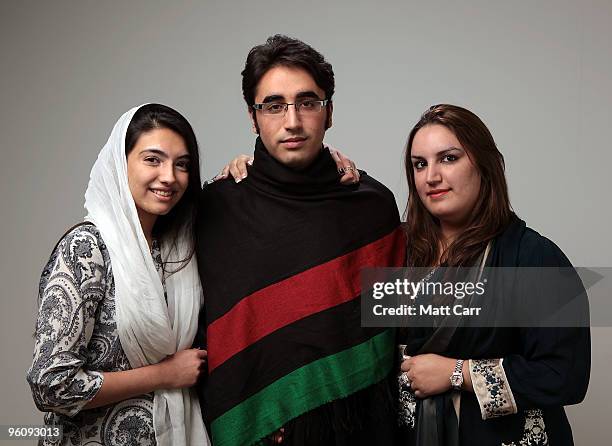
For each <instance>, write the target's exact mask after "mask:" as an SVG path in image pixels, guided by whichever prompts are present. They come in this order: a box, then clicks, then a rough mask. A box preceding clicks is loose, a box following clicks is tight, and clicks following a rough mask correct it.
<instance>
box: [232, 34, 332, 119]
mask: <svg viewBox="0 0 612 446" xmlns="http://www.w3.org/2000/svg"><path fill="white" fill-rule="evenodd" d="M277 66H286V67H295V68H302V69H304V70H306V72H307V73H309V74H310V75H311V76H312V78H313V79H314V81H315V82H316V84H317V85H318V86H319V88H321V90H323V91H324V92H325V98H324V99H329V100H331V99H332V96H333V94H334V86H335V83H334V70H332V66H331V65H330V64H329V63H328V62H327V61H326V60H325V58H324V57H323V55H322V54H321V53H319V52H318V51H317V50H315V49H314V48H313V47H311V46H310V45H308V44H306V43H304V42H302V41H301V40H298V39H293V38H291V37H287V36H283V35H281V34H277V35H275V36H272V37H268V40H266V43H264V44H262V45H257V46H255V47H253V48H252V49H251V51H249V55H248V56H247V60H246V63H245V65H244V70H242V94H243V95H244V100H245V101H246V103H247V105H248V106H249V107H250V106H251V105H253V104H254V103H255V89H256V88H257V84H259V81H260V80H261V78H262V77H263V75H264V74H266V73H267V72H268V70H270V69H271V68H274V67H277Z"/></svg>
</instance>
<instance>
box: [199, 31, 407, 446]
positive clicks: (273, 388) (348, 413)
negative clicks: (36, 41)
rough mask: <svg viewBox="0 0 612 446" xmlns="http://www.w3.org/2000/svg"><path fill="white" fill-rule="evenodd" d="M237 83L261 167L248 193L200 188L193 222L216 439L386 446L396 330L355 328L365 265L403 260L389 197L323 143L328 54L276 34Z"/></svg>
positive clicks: (230, 185)
mask: <svg viewBox="0 0 612 446" xmlns="http://www.w3.org/2000/svg"><path fill="white" fill-rule="evenodd" d="M242 76H243V81H242V87H243V93H244V98H245V101H246V102H247V105H248V110H249V114H250V117H251V120H252V124H253V130H254V132H255V133H256V134H257V135H258V138H257V140H256V143H255V153H254V157H255V161H254V164H253V166H252V167H251V168H250V169H249V175H248V177H247V178H246V179H245V180H244V181H242V182H241V183H240V184H236V183H235V182H234V181H217V182H214V183H212V184H210V185H209V186H207V187H206V188H205V189H204V191H203V192H202V202H201V205H202V207H201V209H203V212H202V216H201V218H200V219H199V221H198V238H199V241H198V246H197V257H198V263H199V270H200V275H201V279H202V283H203V286H204V294H205V300H204V305H205V308H204V311H203V314H202V317H201V320H200V333H201V338H202V339H201V342H202V345H205V346H206V348H207V349H208V368H209V376H208V379H207V381H206V383H205V389H204V395H205V397H204V401H205V405H204V409H203V411H204V413H205V414H206V415H205V416H206V418H207V421H208V422H209V423H210V427H211V433H212V439H213V443H214V444H215V445H245V444H252V443H255V442H257V441H259V440H261V439H266V438H269V436H270V435H271V434H273V433H274V432H278V431H279V429H281V428H283V444H294V445H298V444H326V445H333V444H338V445H340V444H351V445H354V444H372V443H373V442H377V443H379V444H389V443H391V442H392V441H393V431H394V425H395V423H396V415H395V412H394V399H393V397H392V396H391V393H390V387H389V376H390V375H392V374H393V362H394V358H393V354H394V351H395V348H394V333H393V331H392V330H388V329H383V328H362V327H361V325H360V320H361V318H360V270H361V268H363V267H368V266H370V267H372V266H403V264H404V256H405V243H404V237H403V232H402V230H401V229H400V227H399V225H400V222H399V215H398V212H397V208H396V205H395V199H394V198H393V194H392V193H391V192H390V191H389V190H388V189H387V188H385V187H384V186H383V185H382V184H380V183H378V182H377V181H376V180H374V179H373V178H371V177H369V176H367V175H365V174H363V175H362V176H361V181H360V183H359V184H356V185H353V186H344V185H341V184H340V183H339V175H338V172H337V169H336V164H335V163H334V161H333V159H332V157H331V155H330V153H329V150H327V149H325V148H324V146H323V138H324V135H325V131H326V130H327V129H328V128H329V127H331V125H332V112H333V105H332V96H333V93H334V75H333V71H332V67H331V65H330V64H329V63H327V62H326V61H325V59H324V58H323V56H322V55H321V54H319V53H318V52H317V51H316V50H314V49H313V48H311V47H310V46H308V45H307V44H305V43H303V42H301V41H299V40H295V39H291V38H288V37H285V36H278V35H277V36H273V37H271V38H269V39H268V40H267V42H266V43H265V44H263V45H259V46H256V47H254V48H253V49H252V50H251V52H250V53H249V55H248V57H247V61H246V65H245V69H244V71H243V72H242Z"/></svg>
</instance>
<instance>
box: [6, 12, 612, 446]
mask: <svg viewBox="0 0 612 446" xmlns="http://www.w3.org/2000/svg"><path fill="white" fill-rule="evenodd" d="M278 32H280V33H285V34H289V35H292V36H295V37H298V38H301V39H303V40H305V41H306V42H308V43H310V44H312V45H313V46H314V47H315V48H317V49H319V50H320V51H321V52H322V53H323V54H324V55H325V56H326V57H327V58H328V60H329V61H330V62H331V63H332V64H333V66H334V70H335V73H336V82H337V93H336V95H335V98H334V99H335V115H334V127H333V128H332V129H331V130H330V131H329V132H328V137H327V142H329V143H331V144H333V145H335V146H337V147H339V148H340V149H342V150H343V151H345V152H346V153H348V154H350V156H351V157H352V158H353V159H354V160H355V161H356V162H357V165H358V166H359V167H360V168H363V169H365V170H367V171H368V172H369V173H370V174H372V175H373V176H375V177H376V178H378V179H379V180H381V181H382V182H384V183H385V184H386V185H387V186H388V187H389V188H390V189H392V190H393V192H394V193H395V195H396V198H397V202H398V205H399V206H400V209H401V210H402V211H403V207H404V203H405V201H406V186H405V184H404V183H405V180H404V174H403V172H402V153H403V146H404V144H405V140H406V137H407V135H408V132H409V130H410V128H411V126H412V125H413V124H414V123H415V122H416V120H417V119H418V117H419V115H420V113H421V112H422V111H423V110H424V109H425V108H426V107H427V106H429V105H430V104H434V103H439V102H450V103H455V104H459V105H463V106H466V107H468V108H470V109H471V110H473V111H475V112H476V113H477V114H478V115H479V116H480V117H481V118H482V119H483V120H484V121H485V123H486V124H487V125H488V126H489V128H490V129H491V131H492V133H493V135H494V137H495V139H496V141H497V143H498V145H499V147H500V149H501V150H502V152H503V153H504V155H505V156H506V160H507V172H508V180H509V185H510V194H511V199H512V203H513V205H514V209H515V210H516V212H517V213H518V214H519V215H520V216H521V217H523V218H524V219H525V220H526V221H527V222H528V224H529V225H530V226H532V227H533V228H535V229H536V230H538V231H540V232H541V233H543V234H545V235H547V236H548V237H549V238H551V239H552V240H554V241H555V242H556V243H557V244H558V245H559V246H560V247H561V248H562V249H563V250H564V251H565V252H566V254H567V255H568V256H569V258H570V259H571V260H572V261H573V262H574V264H576V265H580V266H612V255H611V253H610V248H611V247H612V243H611V242H612V236H611V235H610V231H609V222H610V220H611V218H610V217H611V214H612V213H611V209H610V197H609V183H610V178H611V175H610V159H611V158H612V155H611V152H610V140H609V136H608V135H609V134H608V131H609V128H610V125H611V124H612V111H611V110H612V88H611V87H612V80H611V75H610V73H611V71H612V59H611V57H610V56H611V51H610V49H611V44H610V42H612V2H610V1H609V0H601V1H580V2H579V1H566V0H560V1H515V2H507V1H506V2H500V1H495V2H491V1H484V0H483V1H468V2H454V1H450V0H446V1H442V0H438V1H435V2H422V1H419V2H417V1H395V2H380V3H378V4H376V3H374V2H364V1H357V0H350V1H336V2H331V1H329V2H328V1H303V2H292V1H269V0H267V1H266V0H259V1H252V0H247V1H233V2H230V1H228V2H226V3H223V4H222V3H221V2H212V1H208V2H184V3H180V2H159V3H154V2H150V1H129V2H124V1H105V2H94V1H74V2H69V1H49V2H33V1H17V0H2V2H1V3H0V48H1V50H2V51H1V53H0V54H1V55H2V68H1V69H2V83H1V87H0V88H1V90H0V97H1V98H2V112H1V113H2V119H0V135H1V139H0V141H1V146H2V158H1V163H0V165H1V167H0V168H1V169H2V170H1V173H2V174H1V175H0V182H1V183H0V184H1V186H2V188H1V191H2V193H1V194H0V196H1V200H2V202H1V203H2V206H1V209H2V214H3V218H2V231H1V237H2V243H1V246H2V253H3V255H2V261H1V265H2V266H1V270H0V273H1V283H2V304H1V305H2V309H1V312H0V317H1V318H2V319H1V321H0V329H1V330H2V331H1V337H0V339H1V341H0V342H1V345H2V365H1V366H0V367H1V371H2V375H1V376H2V379H1V381H0V392H1V393H0V424H9V423H38V422H39V421H40V419H41V415H40V413H38V412H37V411H36V408H35V406H34V404H33V402H32V399H31V395H30V393H29V388H28V386H27V384H26V382H25V379H24V374H25V370H26V369H27V367H28V366H29V364H30V361H31V356H32V344H33V342H32V337H31V334H32V331H33V327H34V317H35V313H36V292H37V282H38V278H39V274H40V271H41V268H42V266H43V264H44V262H45V261H46V260H47V258H48V255H49V252H50V249H51V248H52V246H53V245H54V244H55V242H56V240H57V238H58V237H59V236H60V235H61V234H62V233H63V231H64V230H65V229H66V228H68V227H69V226H71V225H72V224H74V223H75V222H77V221H78V220H79V219H81V218H82V217H83V215H84V214H83V207H82V205H83V193H84V191H85V187H86V184H87V180H88V176H89V170H90V168H91V166H92V164H93V162H94V160H95V158H96V155H97V153H98V151H99V149H100V148H101V147H102V145H103V144H104V143H105V142H106V139H107V137H108V135H109V133H110V130H111V127H112V125H113V124H114V122H115V120H116V119H117V118H118V117H119V116H120V115H121V114H122V113H123V112H124V111H126V110H127V109H129V108H130V107H132V106H134V105H138V104H140V103H143V102H149V101H155V102H162V103H165V104H168V105H170V106H173V107H175V108H177V109H178V110H180V111H181V112H183V113H184V114H185V115H186V116H187V118H188V119H189V120H190V121H191V122H192V124H193V126H194V128H195V129H196V132H197V134H198V137H199V141H200V143H201V147H202V155H203V165H202V167H203V174H204V177H205V178H209V177H211V176H213V175H214V174H215V173H216V172H217V171H218V170H219V169H220V168H221V166H222V165H223V164H224V163H225V162H226V161H227V160H229V159H230V158H231V157H233V156H234V155H235V154H237V153H241V152H246V153H248V152H250V150H251V147H252V144H253V140H254V138H253V135H252V134H251V133H250V125H249V121H248V119H247V115H246V111H245V110H246V108H245V105H244V103H243V100H242V96H241V90H240V71H241V69H242V66H243V64H244V60H245V58H246V54H247V52H248V50H249V49H250V48H251V47H252V46H253V45H255V44H257V43H261V42H263V41H264V40H265V38H266V37H267V36H268V35H270V34H274V33H278ZM611 325H612V324H611ZM611 333H612V331H611V330H610V329H609V328H598V329H594V330H593V372H592V379H591V385H590V389H589V393H588V395H587V398H586V400H585V401H584V402H583V403H582V404H580V405H578V406H575V407H570V408H569V409H568V413H569V415H570V418H571V421H572V424H573V428H574V434H575V439H576V443H577V444H578V445H592V444H593V445H595V444H608V442H609V440H607V439H608V437H609V436H608V435H607V434H606V431H604V430H603V429H602V427H603V426H606V423H608V424H609V422H610V421H611V417H610V415H609V413H608V409H607V408H608V407H609V403H610V400H611V399H612V386H610V378H609V376H610V373H609V371H610V368H611V367H612V360H611V354H610V353H611V350H612V349H611V348H610V346H609V345H608V343H607V339H608V338H609V336H610V334H611ZM605 439H606V440H605ZM11 444H15V443H13V442H11Z"/></svg>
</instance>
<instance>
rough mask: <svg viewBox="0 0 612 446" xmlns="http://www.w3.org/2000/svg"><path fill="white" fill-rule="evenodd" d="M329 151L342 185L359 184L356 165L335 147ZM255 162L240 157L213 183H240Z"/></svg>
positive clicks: (248, 157)
mask: <svg viewBox="0 0 612 446" xmlns="http://www.w3.org/2000/svg"><path fill="white" fill-rule="evenodd" d="M328 149H329V153H330V154H331V156H332V158H333V160H334V161H335V163H336V168H337V169H338V174H340V175H341V177H340V183H341V184H345V185H346V184H354V183H359V171H358V170H357V167H356V166H355V163H354V162H353V161H351V160H350V159H349V158H347V157H346V156H345V155H344V154H343V153H342V152H340V151H339V150H338V149H334V148H333V147H328ZM253 161H254V158H253V157H252V156H249V155H238V156H237V157H236V158H234V159H233V160H231V161H230V162H229V164H227V165H226V166H225V167H224V168H223V169H222V170H221V172H219V174H218V175H217V176H216V177H214V178H213V181H217V180H224V179H226V178H228V177H229V176H230V175H231V176H232V178H233V179H234V181H235V182H236V183H240V182H241V181H242V180H244V179H245V178H246V177H247V176H248V171H247V166H252V165H253Z"/></svg>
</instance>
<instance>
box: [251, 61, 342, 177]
mask: <svg viewBox="0 0 612 446" xmlns="http://www.w3.org/2000/svg"><path fill="white" fill-rule="evenodd" d="M305 99H313V100H322V99H326V98H325V92H324V91H323V90H322V89H321V88H319V86H318V85H317V84H316V82H315V81H314V79H313V78H312V76H311V75H310V74H308V72H306V71H305V70H303V69H301V68H293V67H286V66H277V67H274V68H271V69H270V70H268V71H267V72H266V74H264V75H263V77H262V78H261V80H260V81H259V83H258V84H257V88H256V90H255V103H258V104H262V103H270V102H280V103H289V104H293V103H295V102H300V101H302V100H305ZM331 113H332V106H331V104H329V105H328V106H327V108H325V109H323V110H321V112H319V113H315V114H309V113H302V112H300V113H298V112H297V111H296V109H295V107H294V106H293V105H290V106H289V108H288V110H287V112H286V113H285V114H284V115H283V114H280V115H264V114H263V113H262V112H261V111H260V110H252V111H250V116H251V119H252V121H253V130H254V131H255V132H258V133H259V136H260V137H261V140H262V141H263V143H264V145H265V146H266V149H268V152H270V155H272V156H273V157H274V158H275V159H276V160H278V161H280V162H281V163H283V164H285V165H287V166H290V167H292V168H295V169H303V168H305V167H307V166H309V165H310V163H312V162H313V161H314V159H315V158H316V156H317V155H318V153H319V152H320V150H321V147H322V144H323V137H324V135H325V130H326V128H328V127H331Z"/></svg>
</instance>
